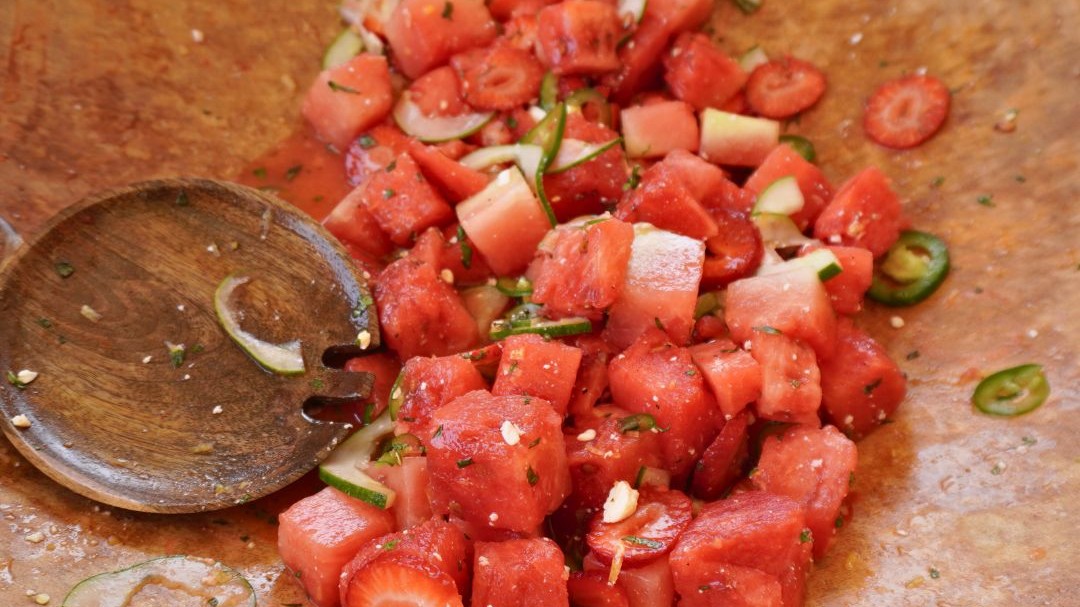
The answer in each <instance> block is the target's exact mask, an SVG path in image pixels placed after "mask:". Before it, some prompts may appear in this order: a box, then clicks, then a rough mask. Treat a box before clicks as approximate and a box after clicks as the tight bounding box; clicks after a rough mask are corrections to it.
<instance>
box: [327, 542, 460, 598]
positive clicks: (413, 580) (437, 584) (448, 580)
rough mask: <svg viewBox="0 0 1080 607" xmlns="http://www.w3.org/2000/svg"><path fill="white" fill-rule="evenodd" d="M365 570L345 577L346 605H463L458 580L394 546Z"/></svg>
mask: <svg viewBox="0 0 1080 607" xmlns="http://www.w3.org/2000/svg"><path fill="white" fill-rule="evenodd" d="M387 546H388V544H384V545H383V548H384V549H387V550H388V552H387V554H386V555H385V556H383V558H379V559H376V560H375V561H374V562H372V563H369V564H367V565H366V566H365V567H364V568H363V569H360V570H358V571H350V570H349V569H348V568H347V569H346V570H345V572H344V573H343V574H342V577H341V604H342V607H382V606H385V605H430V606H432V607H461V606H462V601H461V595H460V594H459V593H458V590H457V586H456V585H455V584H454V579H453V578H452V577H450V576H449V575H448V574H447V573H445V572H443V571H440V570H439V569H438V568H436V567H432V566H431V565H430V564H429V563H426V562H424V560H422V559H420V558H417V557H415V556H412V555H409V554H405V553H401V554H394V552H393V550H394V548H393V547H390V548H387Z"/></svg>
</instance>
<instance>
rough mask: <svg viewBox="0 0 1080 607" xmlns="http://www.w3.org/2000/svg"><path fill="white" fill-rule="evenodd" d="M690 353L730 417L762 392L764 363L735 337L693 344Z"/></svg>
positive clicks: (723, 409)
mask: <svg viewBox="0 0 1080 607" xmlns="http://www.w3.org/2000/svg"><path fill="white" fill-rule="evenodd" d="M690 354H691V355H692V356H693V358H694V364H696V365H697V367H698V369H700V370H701V374H702V375H703V376H704V377H705V382H706V383H707V384H708V385H709V389H710V390H712V393H713V396H715V397H716V402H717V404H718V405H720V411H722V412H723V413H724V417H725V418H726V419H731V418H732V417H734V416H735V415H737V414H738V413H739V412H740V411H742V410H743V409H745V408H746V406H747V405H748V404H750V403H752V402H754V401H755V400H757V399H758V397H760V396H761V367H760V365H758V363H757V361H756V360H754V357H753V356H751V355H750V353H749V352H746V351H745V350H740V349H738V348H736V347H735V344H733V343H731V341H729V340H726V339H724V340H718V341H714V342H709V343H705V344H699V345H696V346H692V347H691V348H690Z"/></svg>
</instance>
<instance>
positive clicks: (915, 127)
mask: <svg viewBox="0 0 1080 607" xmlns="http://www.w3.org/2000/svg"><path fill="white" fill-rule="evenodd" d="M949 102H950V94H949V88H948V87H947V86H945V84H944V83H942V82H941V81H940V80H938V79H937V78H934V77H933V76H917V75H913V76H904V77H902V78H897V79H895V80H890V81H888V82H886V83H885V84H882V85H881V86H879V87H878V88H877V90H875V91H874V94H873V95H871V96H870V99H869V100H868V101H867V102H866V113H865V114H863V130H865V131H866V135H867V136H868V137H870V139H873V140H874V141H876V142H877V143H880V144H881V145H884V146H887V147H890V148H897V149H905V148H910V147H915V146H917V145H919V144H920V143H922V142H924V141H926V140H927V139H929V138H930V137H932V136H933V135H934V133H936V132H937V131H938V129H940V128H941V125H942V124H944V123H945V118H946V117H947V116H948V115H949Z"/></svg>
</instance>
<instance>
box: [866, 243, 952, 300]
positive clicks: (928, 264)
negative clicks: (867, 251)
mask: <svg viewBox="0 0 1080 607" xmlns="http://www.w3.org/2000/svg"><path fill="white" fill-rule="evenodd" d="M948 273H949V247H948V246H947V245H946V244H945V241H943V240H941V239H940V238H938V237H937V236H934V235H933V234H927V233H926V232H917V231H915V230H907V231H904V232H901V233H900V238H899V239H898V240H897V241H896V244H894V245H893V246H892V248H890V249H889V252H888V253H886V254H885V259H884V261H882V263H881V265H880V266H879V267H878V268H877V269H876V270H875V271H874V280H873V282H872V283H871V285H870V290H869V291H867V293H866V294H867V296H868V297H870V299H872V300H874V301H876V302H878V303H882V304H885V305H887V306H895V307H900V306H910V305H914V304H917V303H919V302H920V301H922V300H924V299H926V298H927V297H930V295H931V294H932V293H933V292H934V291H937V289H938V287H940V286H941V283H942V282H943V281H944V280H945V276H946V275H948Z"/></svg>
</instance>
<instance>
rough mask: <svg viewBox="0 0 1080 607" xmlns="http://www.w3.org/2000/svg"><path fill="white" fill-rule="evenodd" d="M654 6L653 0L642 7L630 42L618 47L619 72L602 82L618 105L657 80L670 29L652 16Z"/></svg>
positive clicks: (611, 74) (660, 19)
mask: <svg viewBox="0 0 1080 607" xmlns="http://www.w3.org/2000/svg"><path fill="white" fill-rule="evenodd" d="M654 4H656V2H655V1H654V2H649V3H646V4H645V16H644V17H643V18H642V20H641V22H640V23H638V25H637V29H636V30H634V33H633V35H632V36H631V37H630V40H629V41H628V42H627V43H626V44H623V45H622V46H620V47H619V63H620V65H621V67H620V69H619V71H618V72H612V73H609V74H605V75H604V76H603V78H602V79H601V82H602V83H603V84H604V85H605V86H607V87H609V88H610V89H611V99H612V100H613V101H615V102H617V103H624V104H625V103H627V102H629V101H630V100H631V99H632V98H633V97H634V95H636V94H637V93H638V92H639V91H641V90H642V89H644V88H647V87H648V85H649V84H651V83H652V82H653V81H656V80H659V75H660V57H661V56H662V55H663V54H664V51H665V50H666V49H667V43H668V39H669V38H670V37H671V30H670V28H669V27H668V25H667V24H666V23H665V22H664V20H663V19H662V18H660V17H658V16H657V15H655V14H654V9H653V5H654Z"/></svg>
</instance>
